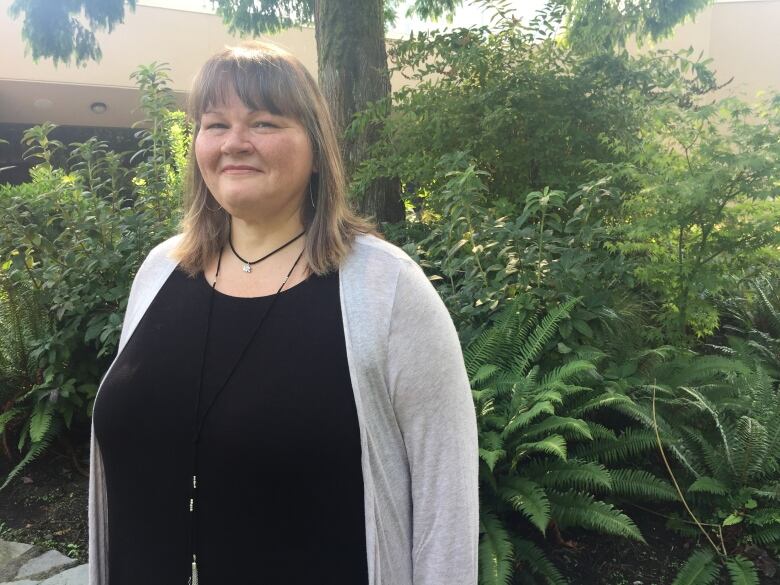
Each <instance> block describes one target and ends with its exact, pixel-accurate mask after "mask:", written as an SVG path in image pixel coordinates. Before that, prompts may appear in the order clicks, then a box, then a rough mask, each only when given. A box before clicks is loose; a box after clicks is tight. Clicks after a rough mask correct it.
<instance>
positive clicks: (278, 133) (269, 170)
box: [195, 92, 314, 222]
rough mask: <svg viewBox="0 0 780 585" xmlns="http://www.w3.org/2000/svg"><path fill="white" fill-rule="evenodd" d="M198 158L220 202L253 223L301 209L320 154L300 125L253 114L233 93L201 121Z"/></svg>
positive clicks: (263, 112) (212, 191)
mask: <svg viewBox="0 0 780 585" xmlns="http://www.w3.org/2000/svg"><path fill="white" fill-rule="evenodd" d="M195 158H196V159H197V162H198V168H199V169H200V172H201V174H202V175H203V180H204V181H205V182H206V186H207V187H208V188H209V191H211V194H212V195H213V196H214V198H215V199H216V200H217V202H218V203H219V204H220V205H221V206H222V207H223V208H224V209H225V210H226V211H227V212H228V213H230V214H231V215H232V216H235V217H239V218H241V219H244V220H246V221H250V222H251V221H252V220H253V219H260V218H264V217H265V218H267V217H269V216H272V215H277V214H284V213H289V212H290V211H292V210H295V209H300V206H301V204H302V201H303V197H304V195H305V192H306V189H307V188H308V183H309V179H310V177H311V174H312V169H313V159H314V155H313V152H312V147H311V143H310V141H309V136H308V134H307V132H306V129H305V128H304V127H303V125H301V123H300V122H298V121H297V120H294V119H292V118H289V117H286V116H276V115H273V114H271V113H270V112H268V111H265V110H250V109H249V108H247V107H246V105H244V103H243V102H242V101H241V100H240V99H239V97H238V96H237V95H236V94H235V92H231V93H230V97H229V99H228V100H227V101H226V103H224V104H221V105H218V106H217V105H215V106H212V107H211V108H209V109H208V110H207V111H206V112H205V113H204V114H203V116H202V117H201V120H200V131H199V132H198V135H197V136H196V137H195Z"/></svg>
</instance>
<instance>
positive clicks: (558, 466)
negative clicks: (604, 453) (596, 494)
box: [523, 459, 612, 491]
mask: <svg viewBox="0 0 780 585" xmlns="http://www.w3.org/2000/svg"><path fill="white" fill-rule="evenodd" d="M523 473H524V474H525V475H526V476H527V477H530V478H532V479H533V480H534V481H536V482H537V483H538V484H539V485H541V486H543V487H546V488H553V489H558V490H559V491H563V490H569V489H576V490H585V491H610V490H611V489H612V475H611V474H610V472H608V471H607V470H606V469H605V468H604V466H603V465H600V464H599V463H595V462H592V461H582V460H580V459H568V460H567V461H561V460H550V459H542V460H540V461H534V462H533V463H530V464H528V465H526V466H524V467H523Z"/></svg>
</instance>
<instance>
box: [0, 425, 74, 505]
mask: <svg viewBox="0 0 780 585" xmlns="http://www.w3.org/2000/svg"><path fill="white" fill-rule="evenodd" d="M58 426H59V425H57V424H56V421H55V422H54V424H52V425H50V426H49V428H48V431H47V433H46V435H44V436H43V437H41V440H40V441H38V442H36V443H32V444H31V445H30V448H29V450H28V451H27V453H26V454H25V455H24V457H23V458H22V460H21V461H20V462H19V463H18V464H17V465H16V467H14V468H13V469H12V470H11V472H10V473H9V474H8V475H7V476H6V478H5V481H4V482H3V485H0V491H3V490H4V489H5V488H6V486H7V485H8V484H9V483H11V481H13V479H14V478H15V477H16V476H17V475H19V474H20V473H21V472H22V470H24V468H25V467H27V465H28V464H30V463H31V462H33V461H35V459H37V458H38V457H39V456H40V455H41V453H43V452H44V451H46V449H48V448H49V445H51V443H52V441H54V439H55V438H56V437H57V433H58V431H59V429H58Z"/></svg>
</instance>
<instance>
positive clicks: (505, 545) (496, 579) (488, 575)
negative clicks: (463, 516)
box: [479, 509, 514, 585]
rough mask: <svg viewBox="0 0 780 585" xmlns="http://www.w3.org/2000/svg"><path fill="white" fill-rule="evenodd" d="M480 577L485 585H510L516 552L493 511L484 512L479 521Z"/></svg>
mask: <svg viewBox="0 0 780 585" xmlns="http://www.w3.org/2000/svg"><path fill="white" fill-rule="evenodd" d="M479 526H480V533H481V534H482V536H481V538H480V542H479V576H480V583H482V584H483V585H509V583H510V582H511V579H512V561H513V559H514V550H513V546H512V542H511V541H510V539H509V534H508V532H507V530H506V528H505V527H504V524H503V523H502V522H501V520H499V519H498V518H497V517H496V515H495V514H494V513H493V511H491V510H484V509H483V510H482V513H481V514H480V519H479Z"/></svg>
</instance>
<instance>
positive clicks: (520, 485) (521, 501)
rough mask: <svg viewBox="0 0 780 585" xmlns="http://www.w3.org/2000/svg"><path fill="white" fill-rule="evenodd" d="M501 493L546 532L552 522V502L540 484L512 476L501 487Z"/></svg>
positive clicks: (542, 531)
mask: <svg viewBox="0 0 780 585" xmlns="http://www.w3.org/2000/svg"><path fill="white" fill-rule="evenodd" d="M498 493H499V495H500V496H501V497H502V498H503V499H504V500H505V501H506V502H508V503H509V504H511V505H512V507H513V508H514V509H515V510H517V511H518V512H520V513H521V514H522V515H523V516H525V517H526V518H528V519H529V520H530V521H531V524H533V525H534V526H536V527H537V528H538V529H539V531H540V532H541V533H542V534H544V533H545V531H546V530H547V524H548V523H549V522H550V502H549V500H548V499H547V494H546V493H545V491H544V489H542V488H541V487H540V486H539V485H538V484H536V483H534V482H533V481H531V480H529V479H525V478H523V477H511V478H509V479H507V480H506V481H505V482H504V484H503V486H502V487H500V488H499V492H498Z"/></svg>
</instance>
